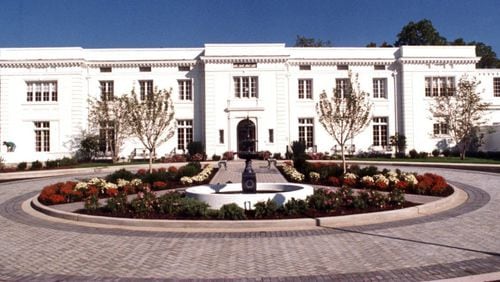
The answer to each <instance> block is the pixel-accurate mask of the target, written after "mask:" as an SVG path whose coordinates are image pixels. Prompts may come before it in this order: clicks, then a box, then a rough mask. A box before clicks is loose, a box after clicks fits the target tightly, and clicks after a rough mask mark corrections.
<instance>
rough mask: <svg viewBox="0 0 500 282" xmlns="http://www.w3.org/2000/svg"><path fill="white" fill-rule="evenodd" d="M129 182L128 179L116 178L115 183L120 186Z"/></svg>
mask: <svg viewBox="0 0 500 282" xmlns="http://www.w3.org/2000/svg"><path fill="white" fill-rule="evenodd" d="M129 183H130V181H128V180H125V179H121V178H119V179H117V180H116V184H117V186H118V187H120V188H122V187H125V186H127V184H129Z"/></svg>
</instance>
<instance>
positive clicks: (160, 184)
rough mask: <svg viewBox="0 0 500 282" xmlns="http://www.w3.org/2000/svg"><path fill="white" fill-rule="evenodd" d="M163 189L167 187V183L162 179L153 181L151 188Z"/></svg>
mask: <svg viewBox="0 0 500 282" xmlns="http://www.w3.org/2000/svg"><path fill="white" fill-rule="evenodd" d="M164 189H167V183H165V182H163V181H155V182H153V190H164Z"/></svg>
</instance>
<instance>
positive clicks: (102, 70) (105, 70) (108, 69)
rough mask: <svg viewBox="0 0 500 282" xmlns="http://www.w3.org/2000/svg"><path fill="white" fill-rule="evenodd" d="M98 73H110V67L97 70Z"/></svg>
mask: <svg viewBox="0 0 500 282" xmlns="http://www.w3.org/2000/svg"><path fill="white" fill-rule="evenodd" d="M99 71H100V72H111V67H102V68H99Z"/></svg>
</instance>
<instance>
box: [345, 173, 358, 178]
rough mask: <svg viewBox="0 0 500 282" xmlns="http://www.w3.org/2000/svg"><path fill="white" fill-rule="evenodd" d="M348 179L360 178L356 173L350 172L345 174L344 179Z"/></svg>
mask: <svg viewBox="0 0 500 282" xmlns="http://www.w3.org/2000/svg"><path fill="white" fill-rule="evenodd" d="M346 178H347V179H358V176H357V175H356V174H354V173H350V172H348V173H345V174H344V179H346Z"/></svg>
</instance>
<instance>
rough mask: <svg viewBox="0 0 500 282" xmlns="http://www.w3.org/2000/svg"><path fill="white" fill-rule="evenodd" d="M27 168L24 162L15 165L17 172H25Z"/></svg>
mask: <svg viewBox="0 0 500 282" xmlns="http://www.w3.org/2000/svg"><path fill="white" fill-rule="evenodd" d="M27 167H28V164H27V163H26V162H20V163H18V164H17V170H25V169H26V168H27Z"/></svg>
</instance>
